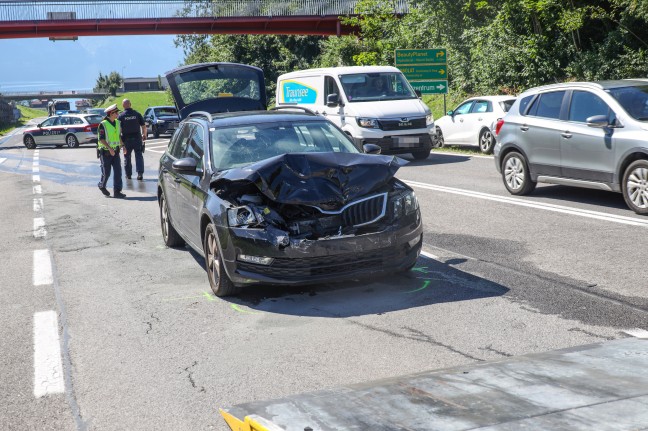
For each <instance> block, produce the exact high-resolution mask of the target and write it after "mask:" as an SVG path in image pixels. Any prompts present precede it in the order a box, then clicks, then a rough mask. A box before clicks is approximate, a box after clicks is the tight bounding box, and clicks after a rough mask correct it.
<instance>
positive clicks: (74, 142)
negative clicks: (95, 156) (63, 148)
mask: <svg viewBox="0 0 648 431" xmlns="http://www.w3.org/2000/svg"><path fill="white" fill-rule="evenodd" d="M65 143H66V144H67V146H68V147H69V148H76V147H78V146H79V140H78V139H77V138H76V136H74V135H67V138H65Z"/></svg>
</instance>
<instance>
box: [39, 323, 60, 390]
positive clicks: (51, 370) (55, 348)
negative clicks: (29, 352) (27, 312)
mask: <svg viewBox="0 0 648 431" xmlns="http://www.w3.org/2000/svg"><path fill="white" fill-rule="evenodd" d="M64 383H65V382H64V380H63V363H62V361H61V345H60V343H59V333H58V316H57V315H56V313H55V312H54V311H41V312H37V313H34V396H35V397H36V398H40V397H43V396H45V395H50V394H61V393H63V391H64V390H65V384H64Z"/></svg>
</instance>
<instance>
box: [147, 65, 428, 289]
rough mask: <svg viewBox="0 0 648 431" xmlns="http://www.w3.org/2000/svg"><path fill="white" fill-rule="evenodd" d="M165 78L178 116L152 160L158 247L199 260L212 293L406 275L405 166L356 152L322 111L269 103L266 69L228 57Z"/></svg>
mask: <svg viewBox="0 0 648 431" xmlns="http://www.w3.org/2000/svg"><path fill="white" fill-rule="evenodd" d="M166 77H167V79H168V82H169V86H170V87H171V91H172V93H173V96H174V99H175V101H176V106H177V107H178V110H179V112H180V117H181V119H182V121H181V124H180V127H179V129H178V130H177V131H176V133H175V134H174V136H173V138H172V139H171V142H170V143H169V147H168V149H167V151H166V152H165V154H164V155H163V156H162V158H161V159H160V170H159V180H158V191H157V193H158V200H159V204H160V216H161V224H162V234H163V237H164V242H165V243H166V245H168V246H170V247H176V246H182V245H184V244H185V243H186V244H188V245H190V246H191V247H192V248H193V249H195V250H196V251H197V252H198V253H200V254H201V255H203V256H204V257H205V261H206V267H207V274H208V278H209V282H210V284H211V287H212V290H213V291H214V293H215V294H216V295H218V296H226V295H233V294H236V293H238V292H239V291H240V288H241V287H243V286H246V285H251V284H258V283H262V284H275V285H297V284H312V283H318V282H324V281H326V282H328V281H334V280H344V279H354V278H359V277H363V276H376V275H381V274H391V273H395V272H399V271H407V270H409V269H411V268H412V267H413V266H414V264H415V263H416V259H417V257H418V255H419V253H420V250H421V245H422V235H423V234H422V232H423V228H422V222H421V213H420V210H419V204H418V201H417V199H416V196H415V195H414V192H413V191H412V189H411V188H410V187H408V186H407V185H406V184H404V183H403V182H401V181H399V180H398V179H396V178H395V177H394V174H395V173H396V171H397V170H398V168H399V167H401V166H402V165H403V164H404V163H405V161H404V160H402V159H400V158H398V157H394V156H382V155H379V154H378V153H379V151H380V150H379V147H376V146H373V145H365V148H363V150H362V151H364V152H365V153H374V154H364V153H363V152H362V151H361V150H359V149H358V148H356V147H355V146H354V144H353V142H352V140H351V139H350V138H349V137H347V136H346V135H345V134H344V132H342V131H341V130H340V129H338V128H337V127H336V126H335V125H333V124H332V123H331V122H329V121H328V120H326V119H325V118H323V117H320V116H318V115H314V114H312V113H311V112H309V111H307V110H303V109H297V108H293V107H287V108H281V109H279V110H270V111H267V110H266V90H265V83H264V78H263V72H262V71H261V70H260V69H258V68H256V67H252V66H246V65H241V64H233V63H203V64H195V65H190V66H184V67H181V68H178V69H175V70H172V71H170V72H167V74H166Z"/></svg>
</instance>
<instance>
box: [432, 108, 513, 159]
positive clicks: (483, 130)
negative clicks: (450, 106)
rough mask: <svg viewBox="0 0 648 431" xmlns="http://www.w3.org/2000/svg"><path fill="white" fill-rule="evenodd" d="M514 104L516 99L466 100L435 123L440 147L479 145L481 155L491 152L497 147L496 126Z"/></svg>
mask: <svg viewBox="0 0 648 431" xmlns="http://www.w3.org/2000/svg"><path fill="white" fill-rule="evenodd" d="M513 102H515V97H513V96H480V97H471V98H470V99H466V100H465V101H463V102H462V103H461V104H460V105H459V106H457V108H456V109H454V110H452V111H448V114H447V115H444V116H443V117H441V118H439V119H438V120H437V121H436V132H437V145H438V146H439V147H443V146H444V145H477V146H479V150H480V151H481V152H482V153H484V154H490V153H492V152H493V147H494V146H495V136H494V133H493V132H494V130H493V129H494V127H495V124H496V123H497V121H498V120H499V119H501V118H502V117H504V115H505V114H506V113H507V112H508V110H509V109H510V108H511V106H513Z"/></svg>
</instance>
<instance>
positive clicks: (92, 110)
mask: <svg viewBox="0 0 648 431" xmlns="http://www.w3.org/2000/svg"><path fill="white" fill-rule="evenodd" d="M83 113H84V114H92V115H100V116H101V117H105V116H106V113H105V112H104V108H86V109H84V110H83Z"/></svg>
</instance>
